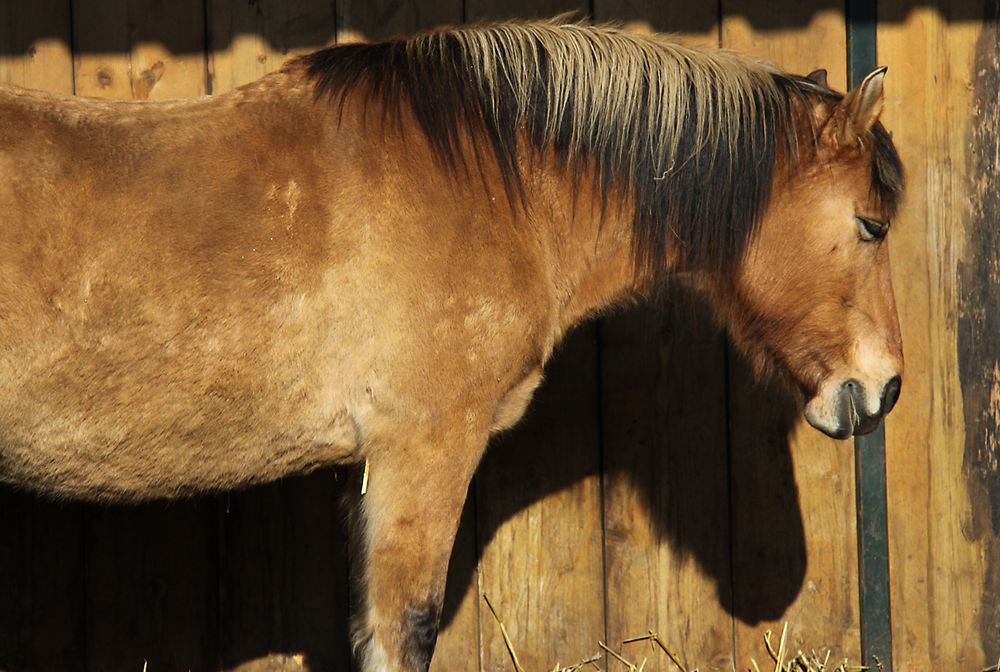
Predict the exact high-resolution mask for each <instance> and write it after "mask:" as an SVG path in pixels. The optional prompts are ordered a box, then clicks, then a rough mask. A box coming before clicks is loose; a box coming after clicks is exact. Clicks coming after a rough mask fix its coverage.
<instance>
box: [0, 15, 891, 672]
mask: <svg viewBox="0 0 1000 672" xmlns="http://www.w3.org/2000/svg"><path fill="white" fill-rule="evenodd" d="M885 73H886V71H885V69H884V68H881V69H878V70H875V71H874V72H872V73H870V74H869V75H868V76H867V77H865V78H864V80H863V81H862V82H861V84H860V85H859V86H858V87H856V88H855V89H853V90H852V91H851V92H849V93H847V94H846V95H845V94H840V93H836V92H834V91H832V90H831V89H829V88H828V87H827V85H826V82H825V77H824V76H823V73H822V72H817V73H813V74H812V75H810V76H807V77H798V76H794V75H789V74H785V73H783V72H782V71H780V70H779V69H777V68H776V67H775V66H772V65H769V64H767V63H763V62H760V61H757V60H754V59H751V58H748V57H745V56H741V55H738V54H735V53H731V52H727V51H719V50H707V49H693V48H687V47H683V46H680V45H677V44H674V43H671V42H670V41H669V40H667V39H666V38H664V37H661V36H657V35H639V34H633V33H629V32H627V31H625V30H622V29H619V28H616V27H614V26H610V25H594V24H590V23H585V22H574V21H570V20H563V19H556V20H550V21H539V22H509V23H497V24H483V25H476V26H468V27H458V28H451V29H439V30H435V31H431V32H427V33H424V34H420V35H417V36H415V37H410V38H405V39H403V38H400V39H393V40H390V41H385V42H381V43H372V44H361V43H358V44H348V45H342V46H336V47H331V48H327V49H323V50H320V51H317V52H315V53H312V54H308V55H305V56H302V57H298V58H295V59H293V60H291V61H290V62H289V63H287V64H286V65H285V66H284V67H282V68H281V69H280V70H279V71H277V72H275V73H272V74H270V75H267V76H265V77H263V78H262V79H260V80H258V81H256V82H254V83H251V84H249V85H247V86H244V87H242V88H240V89H237V90H235V91H233V92H231V93H227V94H225V95H219V96H213V97H205V98H200V99H197V100H186V101H172V102H143V103H134V102H105V101H98V100H85V99H79V98H71V97H59V96H54V95H49V94H44V93H37V92H31V91H27V90H21V89H12V88H7V89H3V90H0V226H2V235H0V278H2V284H3V288H4V290H3V292H2V293H0V479H2V480H3V481H5V482H7V483H9V484H13V485H14V486H16V487H20V488H25V489H30V490H33V491H36V492H39V493H43V494H44V495H48V496H52V497H57V498H73V499H81V500H92V501H103V502H129V501H138V500H144V499H151V498H170V497H181V496H188V495H194V494H197V493H208V492H219V491H225V490H230V489H233V488H238V487H244V486H248V485H251V484H254V483H261V482H265V481H271V480H274V479H279V478H282V477H285V476H288V475H291V474H301V473H305V472H309V471H312V470H315V469H319V468H322V467H326V466H329V465H338V464H361V463H365V464H366V465H367V470H368V471H367V473H368V481H367V491H366V494H365V495H364V496H363V497H362V498H361V502H360V505H359V506H360V510H359V512H358V515H359V516H360V518H361V522H362V525H361V535H362V537H363V547H362V550H361V551H360V554H361V556H362V557H361V561H360V562H361V565H362V570H361V572H362V574H363V577H362V578H363V596H362V600H361V603H362V604H361V609H360V615H359V617H358V623H357V624H356V633H355V640H354V641H355V642H356V652H357V656H358V657H359V660H360V665H361V668H362V669H363V670H365V672H376V671H379V672H385V671H394V672H401V671H414V670H426V669H427V668H428V666H429V663H430V660H431V656H432V653H433V650H434V644H435V639H436V636H437V630H438V622H439V616H440V613H441V604H442V597H443V593H444V581H445V575H446V570H447V564H448V558H449V554H450V550H451V546H452V543H453V541H454V537H455V534H456V528H457V523H458V518H459V514H460V511H461V509H462V506H463V502H464V498H465V495H466V492H467V487H468V484H469V482H470V479H471V478H472V475H473V472H474V471H475V469H476V467H477V465H478V463H479V462H480V458H481V457H482V455H483V452H484V450H485V447H486V445H487V441H488V439H489V438H490V436H492V435H494V434H496V433H498V432H501V431H503V430H504V429H506V428H509V427H511V426H512V425H514V424H515V423H517V422H518V420H519V419H520V418H521V416H522V415H523V414H524V413H525V410H526V408H527V406H528V404H529V401H530V399H531V396H532V393H533V391H534V390H535V388H536V387H537V386H538V385H539V382H540V381H541V379H542V375H543V370H544V367H545V363H546V361H547V360H548V359H549V358H550V356H551V355H552V353H553V351H554V350H555V349H556V347H557V345H558V344H559V342H560V341H561V340H562V338H563V336H564V335H565V334H566V333H567V332H568V331H569V330H570V329H572V328H573V327H574V326H575V325H578V324H579V323H581V322H582V321H584V320H586V319H588V318H591V317H593V316H595V315H597V314H599V313H601V312H602V311H607V310H610V309H612V308H614V307H615V306H618V305H622V304H625V303H629V302H631V301H634V300H635V299H636V298H637V297H638V298H642V297H646V296H650V295H653V294H655V293H657V291H658V288H662V287H664V286H665V285H666V284H668V283H670V282H674V281H675V280H677V279H678V278H688V279H690V281H691V282H693V283H694V284H696V285H697V287H698V288H699V290H700V291H702V292H703V293H704V295H705V296H706V298H707V300H708V301H709V302H710V303H711V305H712V306H713V309H714V312H715V314H716V316H717V318H718V320H719V322H720V323H721V324H722V325H724V326H725V327H726V328H727V329H728V333H729V335H730V337H731V339H732V341H733V342H734V343H736V344H737V345H738V346H739V347H740V348H741V349H742V350H743V351H744V352H745V353H747V355H748V357H749V359H750V361H752V362H753V364H754V366H755V368H756V369H757V370H758V371H760V372H766V371H769V370H773V371H776V372H778V374H779V375H781V376H783V377H784V378H785V379H787V380H788V381H790V383H791V384H792V385H793V386H794V387H795V388H797V389H798V390H800V391H801V398H802V401H803V404H804V414H805V417H806V419H807V420H808V422H809V423H811V424H812V425H813V426H814V427H815V428H817V429H818V430H820V431H822V432H824V433H826V434H828V435H830V436H832V437H836V438H846V437H849V436H851V435H852V434H859V433H864V432H867V431H870V430H872V429H873V428H874V427H875V426H876V425H877V423H878V422H879V420H880V419H881V418H882V417H883V416H885V414H887V413H888V412H889V411H890V410H891V409H892V407H893V404H894V403H895V402H896V399H897V397H898V395H899V392H900V386H901V374H902V365H903V361H902V347H901V341H900V333H899V326H898V320H897V315H896V308H895V303H894V298H893V291H892V282H891V278H890V266H889V248H888V245H887V244H886V242H885V239H886V236H887V234H888V233H889V230H890V223H891V221H892V219H893V216H894V214H895V213H896V211H897V208H898V206H899V204H900V201H901V198H902V194H903V187H904V179H903V171H902V166H901V162H900V159H899V157H898V154H897V152H896V150H895V148H894V146H893V143H892V140H891V137H890V135H889V134H888V132H887V131H886V130H885V129H884V127H883V126H882V124H881V123H880V122H879V115H880V112H881V109H882V106H883V81H884V77H885Z"/></svg>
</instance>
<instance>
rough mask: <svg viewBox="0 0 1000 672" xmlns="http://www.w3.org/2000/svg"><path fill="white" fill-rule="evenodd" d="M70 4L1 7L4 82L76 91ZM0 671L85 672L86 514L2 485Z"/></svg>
mask: <svg viewBox="0 0 1000 672" xmlns="http://www.w3.org/2000/svg"><path fill="white" fill-rule="evenodd" d="M70 34H71V33H70V5H69V1H68V0H40V1H39V2H32V3H17V2H4V3H2V4H0V84H12V85H15V86H23V87H27V88H33V89H40V90H43V91H52V92H55V93H64V94H69V93H72V92H73V61H72V55H71V53H70ZM0 512H3V515H2V516H0V605H3V607H2V608H0V669H11V670H23V669H32V670H82V669H84V668H83V665H84V650H85V643H84V629H83V624H82V623H81V618H82V616H83V545H84V540H83V525H82V523H83V515H82V510H81V507H80V506H75V505H69V504H55V503H52V502H48V501H44V500H42V499H40V498H38V497H36V496H34V495H32V494H29V493H24V492H15V491H13V490H11V489H9V488H8V487H6V486H4V487H0Z"/></svg>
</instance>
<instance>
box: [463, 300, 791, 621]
mask: <svg viewBox="0 0 1000 672" xmlns="http://www.w3.org/2000/svg"><path fill="white" fill-rule="evenodd" d="M667 298H668V300H667V301H665V302H663V304H662V305H661V306H660V307H659V308H658V309H657V310H655V311H651V310H650V309H649V307H648V306H639V307H638V308H636V309H632V310H629V311H627V312H625V313H623V314H618V315H612V316H610V317H608V318H605V319H604V320H603V321H602V323H601V324H600V325H599V326H598V327H597V328H596V329H586V328H585V329H584V330H582V331H581V332H579V333H576V334H574V335H573V336H572V337H571V339H570V341H569V342H568V343H567V344H566V346H565V347H564V348H563V349H562V350H561V352H560V353H559V355H558V356H557V357H556V358H555V359H554V360H553V362H552V365H551V366H550V367H549V369H548V371H547V380H546V382H545V383H544V384H543V387H542V388H541V389H540V390H539V391H538V394H537V396H536V399H535V401H534V402H533V406H532V409H531V410H530V411H529V414H528V416H527V417H526V418H525V420H524V422H523V423H522V424H521V425H520V426H519V427H517V428H515V429H514V430H513V431H511V432H510V433H509V434H508V435H506V436H503V437H499V439H498V440H496V441H494V442H493V444H491V446H490V450H489V451H488V453H487V455H486V457H485V459H484V462H483V464H482V465H481V467H480V469H479V471H478V472H477V487H476V488H474V491H475V495H476V496H475V497H472V496H470V498H469V501H467V503H466V511H465V515H464V516H463V529H462V530H460V534H459V543H460V544H461V543H462V542H463V540H466V541H467V540H469V539H472V538H475V540H476V541H475V544H476V547H477V548H476V557H482V554H483V552H484V549H485V547H486V546H487V545H488V544H489V543H490V541H491V540H492V539H493V538H494V536H495V535H496V533H497V531H498V529H499V528H500V526H501V525H502V524H503V523H504V522H505V521H507V520H509V519H511V518H513V517H515V516H517V515H518V513H519V512H521V511H523V510H525V509H526V508H528V507H530V506H532V505H533V504H535V503H536V502H539V501H541V500H543V499H545V498H546V497H547V496H548V495H550V494H552V493H555V492H557V491H560V490H563V489H564V488H568V487H570V486H572V485H573V484H575V483H578V482H579V481H581V480H583V479H585V478H588V477H592V476H594V475H595V473H597V472H602V477H601V480H602V496H603V497H604V498H605V501H604V503H603V506H604V509H605V515H606V516H607V517H606V519H605V522H606V525H607V526H608V527H611V526H613V525H614V524H615V521H614V520H613V519H612V518H613V515H614V514H613V509H614V507H613V506H612V503H611V502H610V501H609V499H611V498H614V497H616V493H617V496H620V492H621V488H639V489H640V490H641V491H642V495H641V496H640V497H631V498H630V499H633V500H635V499H637V500H638V501H639V502H641V505H642V507H643V508H644V509H645V512H646V513H645V515H648V516H649V518H650V522H651V524H652V525H653V527H655V536H656V537H657V538H659V539H660V540H667V541H668V543H669V544H670V546H671V548H672V549H673V550H674V552H676V553H678V554H680V555H682V556H686V557H691V558H693V559H694V560H695V561H696V562H697V563H698V565H699V567H700V568H701V570H702V571H703V572H704V574H705V575H707V576H709V577H711V580H712V581H713V582H714V583H715V585H716V589H717V595H718V599H719V603H720V605H721V606H722V607H723V608H724V609H725V610H726V611H727V612H728V613H730V614H731V615H733V616H734V617H736V618H737V619H739V620H740V621H743V622H746V623H751V624H755V623H758V622H760V621H762V620H771V619H776V618H778V617H780V616H781V615H782V614H783V613H784V612H785V610H786V609H787V608H788V606H789V605H790V604H791V603H792V602H793V601H794V600H795V598H796V597H797V595H798V594H799V591H800V590H801V588H802V585H803V581H804V577H805V570H806V547H805V537H804V530H803V520H802V512H801V509H800V507H799V499H798V490H797V488H796V484H795V477H794V473H793V469H792V455H791V449H790V445H789V435H790V433H791V431H792V428H793V426H794V424H795V423H796V422H797V420H798V416H799V413H800V409H799V403H798V402H797V401H796V400H795V399H794V398H793V397H792V396H791V394H790V393H789V391H788V390H787V389H786V388H785V387H784V386H783V385H781V384H780V383H777V382H774V381H763V382H760V381H756V380H755V379H754V376H753V374H752V373H751V372H750V370H749V368H748V366H747V364H746V362H745V360H743V358H742V357H741V356H740V355H739V354H738V353H735V352H733V351H732V350H731V348H730V347H729V346H728V345H727V343H726V340H725V337H724V336H723V335H722V333H721V332H720V331H719V329H718V328H717V327H716V326H715V325H714V324H713V323H712V320H711V318H710V317H709V309H708V308H707V306H705V305H704V304H703V303H702V302H701V301H700V299H699V298H698V297H697V296H696V295H695V294H694V293H693V292H689V291H687V290H684V289H683V288H680V287H678V288H674V289H673V290H671V292H670V295H669V296H668V297H667ZM595 342H598V343H599V345H598V346H597V347H595V345H594V343H595ZM598 353H599V354H598ZM588 367H591V368H590V369H589V370H588ZM588 408H593V412H594V418H593V419H592V418H591V417H590V416H589V415H588V413H587V411H588ZM597 418H599V419H597ZM591 434H597V436H590V435H591ZM588 451H589V452H590V453H591V455H589V456H588V455H582V456H581V455H580V453H581V452H584V453H587V452H588ZM595 451H596V453H597V454H596V455H594V454H593V453H594V452H595ZM616 489H617V490H616ZM470 509H478V510H477V511H475V514H473V512H472V511H470ZM484 509H485V511H484ZM567 513H568V512H567ZM620 515H623V516H625V517H627V516H628V512H625V513H620ZM640 515H641V514H640ZM472 526H475V529H474V530H473V529H469V528H470V527H472ZM606 536H607V537H608V538H609V541H608V542H607V544H608V545H607V548H606V549H605V552H606V553H607V557H606V560H605V561H606V564H607V566H608V567H610V566H611V564H612V563H613V562H614V561H615V559H614V557H613V556H614V553H615V549H614V548H613V547H612V541H610V539H611V538H612V537H617V535H612V534H608V535H606ZM619 541H620V540H619ZM624 543H628V541H627V540H626V541H625V542H624ZM463 552H464V549H462V548H460V547H458V548H456V550H455V553H454V554H453V562H452V565H451V571H450V574H449V579H448V592H447V596H446V603H445V610H444V621H445V625H447V624H448V622H449V621H450V620H451V619H452V618H453V617H454V615H455V613H456V610H457V608H458V606H459V602H460V600H461V598H462V596H463V595H464V594H465V591H466V589H467V587H468V586H469V584H470V582H472V581H474V577H473V576H472V572H473V571H474V567H473V566H472V565H471V564H470V562H469V561H468V554H467V553H466V554H465V556H462V553H463ZM463 557H464V560H463ZM621 597H622V598H623V599H628V595H624V596H621Z"/></svg>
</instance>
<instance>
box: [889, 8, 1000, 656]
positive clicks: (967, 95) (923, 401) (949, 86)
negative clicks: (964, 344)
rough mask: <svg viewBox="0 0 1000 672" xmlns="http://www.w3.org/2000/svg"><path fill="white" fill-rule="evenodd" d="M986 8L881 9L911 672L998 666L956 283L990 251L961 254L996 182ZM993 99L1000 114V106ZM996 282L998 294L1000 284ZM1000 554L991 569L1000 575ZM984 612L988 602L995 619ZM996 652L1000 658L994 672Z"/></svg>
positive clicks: (895, 448)
mask: <svg viewBox="0 0 1000 672" xmlns="http://www.w3.org/2000/svg"><path fill="white" fill-rule="evenodd" d="M986 6H987V5H986V4H985V3H983V2H981V1H974V0H958V1H957V2H949V3H947V4H942V5H941V6H939V7H935V6H926V7H919V8H915V7H912V6H910V5H909V4H908V3H905V2H901V1H900V0H885V1H884V2H883V1H881V0H880V2H879V5H878V11H879V22H880V23H879V33H878V54H879V61H880V63H882V64H884V65H887V66H889V75H888V78H887V79H886V92H887V100H886V108H885V113H884V115H883V116H884V119H885V122H886V124H887V126H888V127H889V128H890V129H891V130H892V132H893V137H894V139H895V142H896V144H897V146H898V147H899V150H900V154H901V155H902V158H903V162H904V164H905V166H906V169H907V183H908V184H907V189H908V190H907V198H906V201H905V204H904V208H903V211H902V212H901V213H900V215H899V217H897V221H896V222H894V223H893V229H894V230H893V233H892V235H891V236H890V245H891V246H892V247H891V252H892V255H893V262H894V266H893V281H894V284H895V287H896V300H897V304H898V307H899V314H900V322H901V327H902V335H903V348H904V353H905V356H906V370H905V372H904V388H905V392H904V393H903V395H902V396H901V398H900V402H899V404H898V406H897V408H896V410H894V411H893V414H892V415H891V416H890V417H889V419H888V421H887V424H886V433H887V441H888V446H887V448H888V458H887V459H888V484H889V523H890V526H889V529H890V541H891V554H890V562H891V567H890V574H891V576H892V579H893V590H892V608H893V657H894V660H895V664H896V667H897V668H898V669H901V670H908V669H982V668H983V667H984V666H986V665H993V664H995V663H996V658H995V656H996V655H997V654H996V650H997V640H996V639H993V638H992V637H995V631H994V632H993V633H991V635H992V636H991V637H990V639H991V641H988V642H986V641H984V634H987V633H985V632H984V631H982V630H981V629H980V627H981V625H982V621H981V619H982V618H983V609H984V607H985V608H986V609H990V610H991V609H993V608H995V605H996V604H997V598H996V595H993V596H987V595H986V594H985V593H984V578H985V572H986V567H985V565H986V563H987V562H988V559H987V557H986V553H987V552H988V551H989V541H990V537H991V536H992V535H995V534H996V527H995V525H996V519H994V520H993V521H992V523H991V524H990V525H991V526H994V527H993V529H992V535H990V534H985V535H984V534H978V535H977V534H975V533H974V531H973V530H974V527H975V526H974V524H973V523H974V520H975V518H977V517H979V516H980V515H982V510H979V511H976V510H975V509H974V508H973V507H972V504H971V502H970V500H969V495H970V492H969V490H968V489H967V484H966V480H965V479H966V472H965V471H964V469H965V465H964V464H963V458H964V454H965V449H966V445H965V436H964V432H965V431H966V428H965V427H964V423H963V420H964V414H963V399H962V387H961V380H960V378H959V372H960V370H961V368H960V362H959V353H958V352H957V348H956V344H957V343H958V328H959V320H958V317H959V310H958V307H959V297H960V296H961V294H962V293H963V292H964V291H966V289H964V288H962V287H960V286H959V285H958V283H957V278H958V277H959V276H958V270H959V264H960V263H961V261H962V260H963V259H973V258H975V257H974V255H976V254H977V253H978V250H977V249H976V247H975V246H976V245H978V244H979V243H978V241H976V240H969V241H968V243H969V245H970V247H969V249H964V248H965V244H966V237H967V235H968V231H969V228H968V226H969V211H968V207H967V204H968V202H969V201H968V199H970V198H971V199H978V198H980V197H981V194H980V192H978V191H975V190H973V183H970V178H971V179H973V180H976V179H982V178H983V177H985V176H978V175H969V174H968V168H969V166H970V165H971V164H970V159H971V157H970V154H969V150H970V147H969V141H970V140H971V139H972V138H973V136H972V127H971V125H972V123H973V121H974V119H975V115H976V112H977V111H976V110H975V109H974V106H973V103H974V96H975V94H976V86H977V82H978V79H979V78H980V77H983V76H984V75H986V74H987V73H983V72H979V71H977V70H976V67H975V62H976V59H975V56H976V54H975V50H976V45H977V41H978V38H979V36H980V34H981V31H982V29H983V26H982V17H983V16H984V15H985V12H984V10H985V9H986ZM986 95H988V96H991V97H992V100H995V99H996V95H997V92H996V90H995V89H993V90H992V91H990V92H988V93H987V94H986ZM989 226H990V227H991V228H992V227H995V226H996V222H995V221H994V222H990V224H989ZM987 281H988V282H989V283H992V284H995V283H996V278H995V276H992V277H989V278H988V280H987ZM981 308H982V309H984V310H987V311H993V310H995V308H996V306H991V305H985V306H981ZM975 401H977V400H976V399H975V397H972V398H970V399H968V400H966V403H972V402H975ZM983 402H988V403H989V404H992V403H993V401H992V400H991V399H990V398H989V397H988V396H987V397H985V398H980V399H979V400H978V403H980V404H982V403H983ZM970 410H972V409H970ZM977 410H978V411H980V412H983V411H986V409H985V408H982V407H981V408H979V409H977ZM979 504H982V502H980V503H979ZM977 523H978V525H981V524H982V522H981V520H980V521H977ZM977 537H978V538H977ZM994 538H995V536H994ZM995 553H996V551H995V549H994V550H993V554H994V557H993V558H992V559H991V560H989V561H990V562H993V563H996V561H997V560H996V557H995ZM994 566H995V565H994ZM994 580H995V579H994ZM984 598H986V599H989V600H990V602H989V603H988V604H985V605H984ZM985 647H988V648H990V649H992V652H993V653H992V655H991V659H986V658H985V656H984V648H985Z"/></svg>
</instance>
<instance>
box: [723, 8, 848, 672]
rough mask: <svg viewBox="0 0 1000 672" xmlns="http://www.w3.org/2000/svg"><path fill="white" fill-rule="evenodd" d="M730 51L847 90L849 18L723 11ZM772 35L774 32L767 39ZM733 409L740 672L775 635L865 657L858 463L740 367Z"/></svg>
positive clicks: (832, 13)
mask: <svg viewBox="0 0 1000 672" xmlns="http://www.w3.org/2000/svg"><path fill="white" fill-rule="evenodd" d="M722 11H723V16H724V18H723V24H722V44H723V46H724V47H728V48H732V49H738V50H741V51H745V52H749V53H751V54H754V55H756V56H759V57H761V58H764V59H767V60H770V61H772V62H774V63H777V64H778V65H779V67H781V68H782V69H784V70H786V71H789V72H794V73H800V74H802V73H807V72H810V71H811V70H813V69H816V68H820V67H822V68H826V69H827V70H828V73H829V81H830V85H831V86H833V87H834V88H838V89H840V90H843V88H844V86H845V82H846V73H845V68H846V58H845V53H846V43H845V22H844V14H843V11H842V9H841V8H837V7H834V8H830V9H827V8H824V9H817V8H816V7H815V6H813V5H805V4H801V3H798V2H792V1H788V0H781V1H779V2H777V3H775V2H771V1H767V2H764V1H761V2H756V1H751V2H740V3H733V2H723V4H722ZM763 26H766V29H765V28H761V27H763ZM732 380H733V390H732V397H731V406H730V413H731V416H730V421H729V423H730V436H731V441H732V446H731V455H732V473H733V480H732V497H733V522H732V525H733V570H734V571H733V576H734V615H735V616H736V618H737V622H736V628H735V633H736V662H737V666H747V665H749V660H750V658H751V657H756V658H757V659H758V660H760V659H761V658H762V657H764V656H766V654H764V651H763V646H762V639H763V635H764V632H765V631H766V630H769V629H770V630H774V631H776V632H780V631H781V627H782V623H783V622H784V621H787V622H788V623H789V636H790V640H789V644H790V645H791V646H792V647H794V648H802V649H805V650H808V649H810V648H816V647H821V646H822V647H831V648H833V649H834V651H835V655H841V656H845V655H847V656H852V657H855V658H856V657H857V652H858V650H859V647H860V635H859V630H858V605H857V600H858V587H857V562H856V558H855V549H856V548H857V546H856V534H855V515H854V451H853V445H852V443H851V442H850V441H834V440H832V439H828V438H826V437H824V436H822V435H821V434H819V433H818V432H817V431H815V430H814V429H812V428H811V427H809V426H808V425H806V424H805V422H804V421H803V420H802V419H801V414H800V412H799V409H798V408H797V406H796V404H795V403H794V400H792V399H790V398H788V397H787V396H786V395H785V394H784V393H783V392H782V391H780V390H778V389H774V388H768V387H766V386H765V387H761V386H757V385H754V384H753V383H752V382H751V380H750V379H749V375H748V373H747V372H746V370H745V369H744V368H743V367H742V366H741V365H739V364H734V367H733V374H732Z"/></svg>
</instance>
